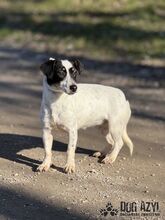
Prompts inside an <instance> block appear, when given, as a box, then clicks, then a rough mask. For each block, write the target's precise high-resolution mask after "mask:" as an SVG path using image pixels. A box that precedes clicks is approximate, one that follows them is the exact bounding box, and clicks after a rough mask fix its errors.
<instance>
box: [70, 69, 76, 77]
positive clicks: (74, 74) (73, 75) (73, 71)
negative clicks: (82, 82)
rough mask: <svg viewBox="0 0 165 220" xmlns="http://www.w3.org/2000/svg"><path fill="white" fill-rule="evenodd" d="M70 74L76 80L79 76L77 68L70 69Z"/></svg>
mask: <svg viewBox="0 0 165 220" xmlns="http://www.w3.org/2000/svg"><path fill="white" fill-rule="evenodd" d="M70 74H71V76H72V77H73V78H76V76H77V70H76V69H75V68H73V67H72V68H70Z"/></svg>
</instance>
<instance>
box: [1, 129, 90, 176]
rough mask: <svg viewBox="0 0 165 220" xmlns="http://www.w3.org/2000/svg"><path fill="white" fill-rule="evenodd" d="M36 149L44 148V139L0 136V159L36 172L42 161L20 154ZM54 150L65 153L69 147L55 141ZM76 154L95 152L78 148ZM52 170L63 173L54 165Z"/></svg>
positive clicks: (16, 135)
mask: <svg viewBox="0 0 165 220" xmlns="http://www.w3.org/2000/svg"><path fill="white" fill-rule="evenodd" d="M36 147H41V148H43V144H42V139H41V138H39V137H33V136H26V135H18V134H6V133H5V134H0V157H1V158H4V159H7V160H11V161H15V162H16V163H21V164H25V165H27V166H30V167H31V168H32V170H33V171H35V170H36V168H37V166H38V165H39V164H41V163H42V161H39V160H35V159H32V158H29V157H26V156H24V155H22V154H20V153H19V152H20V151H21V150H25V149H26V150H27V149H32V148H36ZM52 149H53V150H55V151H61V152H65V151H66V150H67V145H66V144H64V143H62V142H58V141H54V142H53V148H52ZM76 153H79V154H87V155H89V156H90V155H92V154H93V153H94V151H93V150H89V149H84V148H81V147H78V148H77V150H76ZM52 168H54V169H56V170H58V171H59V172H63V169H62V168H61V167H57V166H54V165H52Z"/></svg>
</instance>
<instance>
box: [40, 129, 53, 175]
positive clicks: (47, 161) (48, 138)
mask: <svg viewBox="0 0 165 220" xmlns="http://www.w3.org/2000/svg"><path fill="white" fill-rule="evenodd" d="M43 143H44V148H45V158H44V161H43V162H42V164H41V165H40V166H38V168H37V171H40V172H43V171H47V170H48V169H49V168H50V166H51V157H52V153H51V149H52V144H53V135H52V133H51V129H50V128H44V129H43Z"/></svg>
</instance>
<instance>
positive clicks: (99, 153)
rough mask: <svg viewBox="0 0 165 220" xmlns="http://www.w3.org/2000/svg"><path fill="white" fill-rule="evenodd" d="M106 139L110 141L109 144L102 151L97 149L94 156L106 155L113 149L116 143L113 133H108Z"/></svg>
mask: <svg viewBox="0 0 165 220" xmlns="http://www.w3.org/2000/svg"><path fill="white" fill-rule="evenodd" d="M106 140H107V142H108V144H107V146H106V147H105V148H104V149H103V150H102V151H97V152H95V153H94V154H93V156H94V157H104V156H106V155H107V154H108V153H109V152H110V150H111V147H112V146H113V144H114V141H113V139H112V135H111V134H110V133H108V134H107V135H106Z"/></svg>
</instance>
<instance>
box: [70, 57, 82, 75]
mask: <svg viewBox="0 0 165 220" xmlns="http://www.w3.org/2000/svg"><path fill="white" fill-rule="evenodd" d="M71 63H72V64H73V66H74V67H75V68H76V70H77V71H78V72H79V74H81V73H82V71H83V65H82V63H81V62H80V61H79V60H77V59H74V60H72V61H71Z"/></svg>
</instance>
